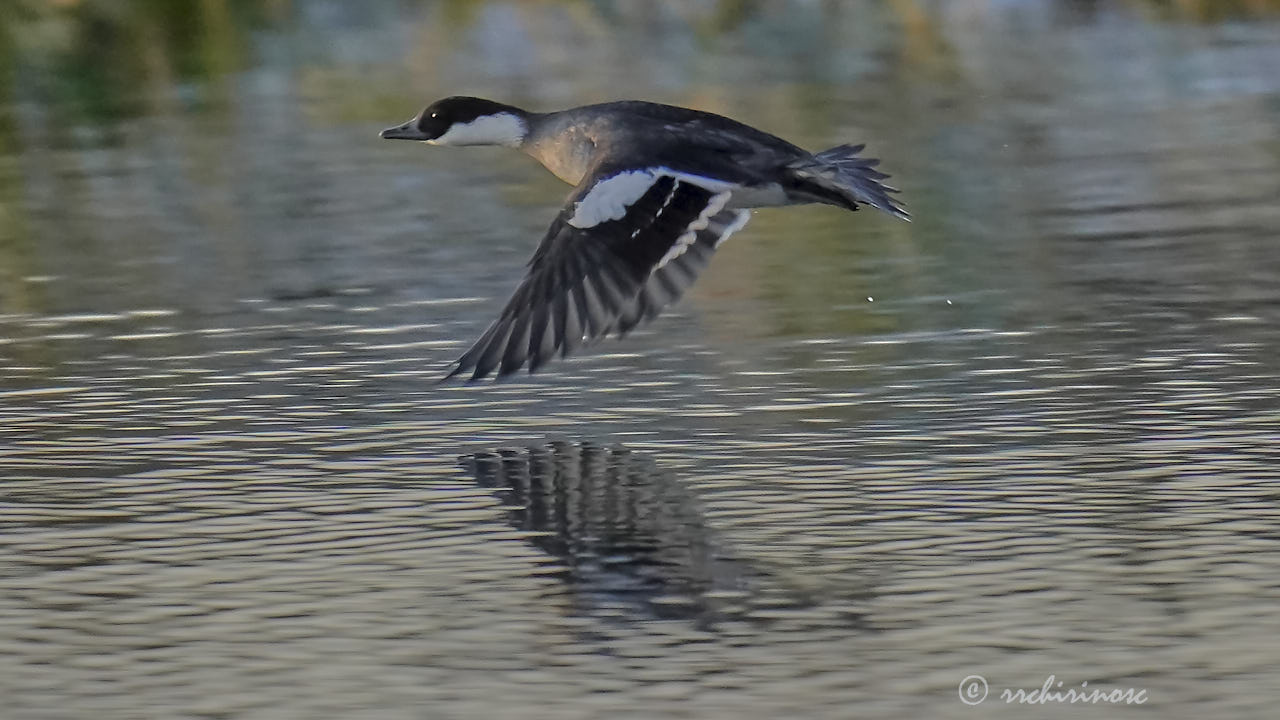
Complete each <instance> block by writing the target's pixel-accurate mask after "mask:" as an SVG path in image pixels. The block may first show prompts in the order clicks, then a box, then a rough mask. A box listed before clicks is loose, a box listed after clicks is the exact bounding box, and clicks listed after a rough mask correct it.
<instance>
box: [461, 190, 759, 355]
mask: <svg viewBox="0 0 1280 720" xmlns="http://www.w3.org/2000/svg"><path fill="white" fill-rule="evenodd" d="M607 177H608V176H607V175H604V174H598V175H597V176H596V177H594V178H591V179H590V180H588V181H587V182H585V183H583V185H582V186H581V187H579V188H578V190H577V191H575V193H574V195H573V196H572V197H571V198H570V202H569V203H568V205H567V206H566V207H565V209H564V210H563V211H562V212H561V213H560V215H559V216H557V217H556V219H555V221H554V222H552V223H551V227H550V229H549V230H548V231H547V234H546V236H545V237H544V238H543V239H542V243H541V244H540V245H539V246H538V249H537V250H536V251H535V252H534V254H533V258H532V259H531V260H530V261H529V271H528V273H527V274H526V275H525V278H524V280H523V281H521V283H520V285H519V286H518V287H517V288H516V290H515V293H513V294H512V296H511V299H510V300H508V301H507V304H506V307H504V308H503V310H502V313H501V314H500V315H499V316H498V319H497V320H496V321H494V323H493V324H492V325H490V326H489V328H488V329H487V330H486V331H485V332H484V334H482V335H481V336H480V339H479V340H477V341H476V343H475V344H474V345H472V346H471V348H470V349H469V350H467V352H466V353H464V354H463V355H462V357H460V358H459V359H458V360H457V363H456V367H454V368H453V371H452V372H450V373H449V375H448V377H453V376H455V375H460V374H464V373H468V372H469V373H471V377H470V379H471V380H479V379H481V378H484V377H486V376H488V375H489V374H490V373H492V372H493V371H494V370H495V369H496V370H497V374H498V377H502V376H504V375H508V374H510V373H513V372H515V371H517V370H519V369H520V368H521V367H523V366H525V365H526V364H527V365H528V367H529V371H530V372H533V371H535V370H537V369H538V368H539V367H541V366H542V365H543V364H544V363H546V362H547V361H548V360H549V359H551V358H552V357H553V356H554V355H555V354H556V353H557V352H558V353H560V355H561V356H564V355H567V354H569V353H570V352H572V351H573V350H574V349H575V348H577V347H578V346H579V345H581V344H582V343H584V342H589V341H591V340H594V339H596V338H599V337H603V336H605V335H607V334H609V333H610V332H613V331H615V330H616V331H617V332H619V333H625V332H626V331H629V330H631V329H632V328H633V327H635V326H636V325H637V324H639V323H640V322H643V321H646V320H648V319H651V318H652V317H654V316H655V315H657V314H658V312H659V311H660V310H661V309H662V308H663V307H665V306H666V305H668V304H670V303H671V302H674V301H675V300H676V299H678V298H679V297H680V295H681V294H682V293H683V292H684V290H685V289H686V288H687V287H688V286H689V285H690V284H692V282H693V279H694V278H695V277H696V276H697V273H698V271H699V270H701V268H702V267H703V266H704V265H705V264H706V261H707V258H709V257H710V254H711V252H712V251H714V249H715V246H716V244H718V242H719V241H720V240H722V239H723V237H724V236H727V234H728V232H732V231H733V230H736V229H737V228H738V227H741V225H742V224H743V223H744V222H745V219H746V211H723V212H718V213H715V212H714V211H715V210H718V209H719V208H720V207H723V205H724V203H725V201H726V200H727V196H726V195H725V193H723V192H720V193H717V192H716V191H713V190H709V189H707V188H705V187H702V186H700V185H697V184H695V183H692V182H687V181H683V180H680V179H677V178H676V177H673V176H671V175H662V174H656V173H655V175H654V177H653V180H652V183H651V184H650V185H649V187H648V188H647V189H646V190H645V191H644V192H643V194H642V195H640V196H639V197H638V198H636V199H635V200H633V201H632V202H631V203H630V204H628V205H626V207H625V212H624V214H623V215H622V217H619V218H614V219H606V220H603V221H601V222H597V223H595V224H593V225H591V226H590V227H577V226H575V225H574V224H572V223H571V220H572V219H573V218H574V215H575V212H576V210H577V203H578V201H580V200H581V199H582V198H584V197H586V196H587V194H588V193H589V192H590V190H591V189H592V187H594V186H595V185H596V184H597V183H598V182H600V181H602V180H604V179H607ZM708 213H713V214H711V215H710V217H705V215H707V214H708ZM704 224H705V226H703V225H704ZM682 238H683V240H682ZM678 245H685V246H684V247H683V252H680V251H679V250H678V249H673V248H676V246H678Z"/></svg>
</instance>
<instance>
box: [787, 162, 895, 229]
mask: <svg viewBox="0 0 1280 720" xmlns="http://www.w3.org/2000/svg"><path fill="white" fill-rule="evenodd" d="M864 147H866V146H865V145H839V146H837V147H833V148H831V149H830V150H823V151H822V152H819V153H814V154H813V155H811V156H809V157H807V158H803V159H801V160H797V161H796V162H794V163H792V164H791V165H789V166H787V171H788V172H789V174H790V176H791V178H792V180H793V182H794V185H793V187H792V188H790V190H791V192H792V193H793V194H795V195H799V196H802V197H808V198H811V199H813V200H814V201H816V202H822V203H827V204H828V205H836V206H838V207H843V208H848V209H850V210H857V209H858V205H870V206H871V207H873V208H876V209H877V210H883V211H884V212H887V213H889V214H890V215H893V216H894V217H898V218H902V219H903V220H906V221H908V222H910V221H911V216H910V215H909V214H907V211H906V210H903V209H902V206H901V205H900V204H898V203H897V202H896V201H894V199H893V197H892V193H896V192H898V188H896V187H893V186H891V185H885V184H884V183H882V182H880V181H881V180H884V179H886V178H888V177H889V176H888V175H886V174H884V173H882V172H880V171H879V170H876V169H875V167H876V166H877V165H879V164H880V161H879V160H877V159H875V158H864V157H859V156H858V153H860V152H862V149H863V148H864Z"/></svg>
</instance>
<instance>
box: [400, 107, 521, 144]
mask: <svg viewBox="0 0 1280 720" xmlns="http://www.w3.org/2000/svg"><path fill="white" fill-rule="evenodd" d="M528 117H529V113H527V112H525V111H524V110H521V109H520V108H518V107H514V106H512V105H504V104H502V103H499V102H494V101H492V100H485V99H483V98H475V97H464V96H460V95H458V96H454V97H447V98H445V99H443V100H437V101H436V102H434V103H432V104H431V105H429V106H427V108H426V109H425V110H423V111H422V112H421V113H418V116H417V117H415V118H414V119H412V120H410V121H409V122H407V123H405V124H403V125H397V126H396V127H392V128H387V129H386V130H383V131H382V137H384V138H386V139H388V140H418V141H421V142H425V143H428V144H431V145H510V146H518V145H520V143H522V142H524V138H525V136H526V135H528V134H529V122H528Z"/></svg>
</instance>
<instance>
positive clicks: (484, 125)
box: [426, 113, 528, 147]
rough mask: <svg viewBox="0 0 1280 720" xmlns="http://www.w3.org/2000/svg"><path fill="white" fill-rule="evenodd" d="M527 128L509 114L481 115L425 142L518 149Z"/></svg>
mask: <svg viewBox="0 0 1280 720" xmlns="http://www.w3.org/2000/svg"><path fill="white" fill-rule="evenodd" d="M527 133H528V127H527V126H526V125H525V123H524V121H523V120H521V119H520V118H518V117H516V116H515V115H512V114H511V113H498V114H497V115H481V116H480V117H478V118H476V119H475V120H472V121H471V122H468V123H458V124H455V125H452V126H450V127H449V129H448V130H447V131H446V132H445V134H443V135H441V136H440V137H438V138H435V139H434V140H427V141H426V143H427V144H428V145H507V146H510V147H518V146H519V145H520V143H522V142H524V138H525V135H526V134H527Z"/></svg>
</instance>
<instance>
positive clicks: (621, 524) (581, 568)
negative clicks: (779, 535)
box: [463, 443, 757, 620]
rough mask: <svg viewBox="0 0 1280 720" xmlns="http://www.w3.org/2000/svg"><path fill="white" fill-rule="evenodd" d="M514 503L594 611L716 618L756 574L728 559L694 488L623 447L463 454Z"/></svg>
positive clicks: (522, 522) (535, 539) (515, 521)
mask: <svg viewBox="0 0 1280 720" xmlns="http://www.w3.org/2000/svg"><path fill="white" fill-rule="evenodd" d="M463 462H464V463H465V464H466V465H467V466H469V468H470V469H471V471H472V472H474V473H475V477H476V480H477V481H478V482H479V483H480V484H481V485H483V486H485V487H489V488H493V489H494V490H495V491H496V492H495V494H496V495H497V496H498V497H499V499H501V500H502V502H503V503H504V504H505V505H507V506H509V507H510V508H511V510H510V512H511V524H512V525H513V526H514V527H516V528H517V529H521V530H527V531H532V532H534V533H536V534H534V535H532V536H531V537H530V542H532V543H533V544H534V545H535V546H537V547H538V548H540V549H542V550H543V551H545V552H547V553H548V554H550V555H551V556H553V557H555V558H556V559H558V560H559V561H560V562H562V563H564V566H565V580H566V581H567V582H568V583H569V584H570V585H571V586H572V587H573V588H574V590H575V593H576V595H577V597H578V599H579V601H580V603H581V604H582V605H583V607H582V608H581V609H582V610H583V611H584V612H587V613H589V614H599V613H601V612H603V613H605V614H615V615H621V616H623V617H635V616H637V615H638V616H639V617H642V618H643V617H650V618H652V617H668V618H669V617H684V618H697V619H701V620H712V619H714V618H716V617H718V616H721V615H723V614H725V613H728V612H732V608H731V606H733V605H734V604H736V603H739V602H740V601H742V600H744V599H746V597H747V596H748V595H749V594H750V591H751V590H752V588H753V586H754V585H755V584H756V583H755V580H756V579H757V576H756V573H755V571H754V570H753V569H751V568H750V567H748V566H747V565H745V564H744V563H742V562H739V561H737V560H734V559H732V558H729V557H726V556H725V555H724V554H723V551H722V549H721V548H720V547H719V546H718V545H717V544H716V541H715V538H714V536H713V534H712V533H711V532H709V531H708V528H707V527H706V525H705V523H704V522H703V518H702V516H701V514H700V512H699V509H698V504H697V503H696V501H695V500H694V498H693V497H692V495H691V494H690V493H689V492H688V491H687V490H685V488H683V487H682V486H681V484H680V483H679V482H678V481H677V480H676V479H675V478H673V477H671V476H670V475H668V474H666V473H663V472H661V471H660V470H658V468H657V467H656V466H655V465H654V463H653V462H652V461H651V460H648V459H647V458H644V457H642V456H639V455H636V454H634V453H632V452H630V451H628V450H625V449H622V448H603V447H600V446H597V445H591V444H586V443H584V444H581V445H578V444H572V443H552V444H550V445H547V446H542V447H533V448H529V449H528V450H501V451H498V452H496V453H481V454H477V455H469V456H465V457H464V458H463Z"/></svg>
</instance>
